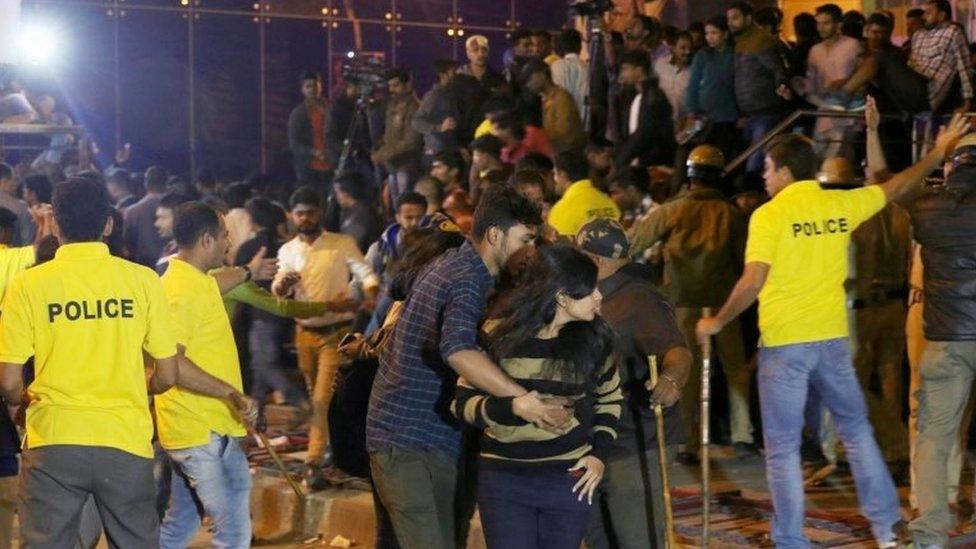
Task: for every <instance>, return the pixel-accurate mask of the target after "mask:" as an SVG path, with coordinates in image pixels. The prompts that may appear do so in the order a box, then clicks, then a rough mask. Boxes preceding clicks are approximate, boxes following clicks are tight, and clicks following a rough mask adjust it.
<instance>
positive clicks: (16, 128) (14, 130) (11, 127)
mask: <svg viewBox="0 0 976 549" xmlns="http://www.w3.org/2000/svg"><path fill="white" fill-rule="evenodd" d="M59 133H71V134H75V135H81V134H83V133H85V129H84V128H83V127H82V126H61V125H58V124H0V134H20V135H24V134H31V135H49V134H59Z"/></svg>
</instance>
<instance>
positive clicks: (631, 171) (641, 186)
mask: <svg viewBox="0 0 976 549" xmlns="http://www.w3.org/2000/svg"><path fill="white" fill-rule="evenodd" d="M610 185H611V186H613V185H616V186H618V187H634V188H636V189H637V190H638V191H639V192H640V193H641V194H649V193H650V192H651V176H650V174H648V173H647V170H646V169H644V168H641V167H637V166H628V167H627V168H625V169H623V170H620V171H618V172H616V173H615V174H614V176H613V178H611V179H610Z"/></svg>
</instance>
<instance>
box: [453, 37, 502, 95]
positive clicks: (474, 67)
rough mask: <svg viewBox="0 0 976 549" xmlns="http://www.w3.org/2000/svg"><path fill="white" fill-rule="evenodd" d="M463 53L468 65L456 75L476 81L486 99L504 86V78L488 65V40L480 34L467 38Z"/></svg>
mask: <svg viewBox="0 0 976 549" xmlns="http://www.w3.org/2000/svg"><path fill="white" fill-rule="evenodd" d="M464 51H465V53H466V54H467V55H468V63H467V64H466V65H464V66H463V67H461V68H460V69H458V74H465V75H467V76H470V77H472V78H474V79H475V80H477V81H478V83H479V84H481V89H482V91H483V92H484V96H485V97H486V98H487V97H488V96H489V95H491V93H492V92H493V91H495V90H496V89H498V88H500V87H502V86H504V85H505V77H504V76H502V74H501V73H500V72H498V71H496V70H495V69H493V68H491V66H489V65H488V51H489V48H488V38H486V37H485V36H483V35H480V34H475V35H473V36H470V37H468V39H467V40H465V41H464Z"/></svg>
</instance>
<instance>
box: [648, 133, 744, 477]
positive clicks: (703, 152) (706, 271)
mask: <svg viewBox="0 0 976 549" xmlns="http://www.w3.org/2000/svg"><path fill="white" fill-rule="evenodd" d="M687 167H688V180H689V183H688V188H687V189H685V190H684V191H682V192H681V193H680V194H678V196H676V197H675V199H674V200H672V201H670V202H667V203H665V204H664V205H662V206H661V207H660V208H657V209H656V210H653V211H651V212H650V213H649V214H648V215H647V216H646V217H644V219H642V220H641V221H639V222H637V223H636V224H635V225H634V226H633V227H632V228H631V230H630V237H631V241H632V243H633V244H632V246H631V250H630V253H631V256H633V257H640V255H641V254H642V253H643V252H644V250H646V249H647V248H649V247H651V246H653V245H654V244H656V243H657V242H663V243H664V290H665V291H666V293H667V294H668V296H669V297H670V298H671V300H672V302H673V303H674V305H675V313H676V314H677V317H678V324H679V326H681V330H682V333H684V335H685V338H686V339H687V340H688V343H689V344H690V345H691V348H692V352H693V354H694V355H695V360H696V362H697V361H700V360H701V358H702V357H701V348H700V347H699V345H698V343H697V341H696V339H695V337H694V334H695V323H697V322H698V319H699V318H701V314H702V308H704V307H713V308H714V307H719V306H721V305H722V303H723V302H724V301H725V299H726V298H727V297H728V295H729V293H730V292H731V291H732V287H733V286H735V282H736V279H737V278H738V276H739V273H741V272H742V256H743V251H744V249H745V239H746V221H745V218H744V217H743V215H742V213H741V212H740V211H739V210H738V209H737V208H736V207H735V205H734V204H732V203H731V202H730V201H729V200H728V199H727V198H726V197H725V195H723V194H722V192H721V191H720V190H719V185H720V184H721V182H722V170H723V169H724V168H725V157H724V156H723V155H722V152H721V151H719V150H718V148H717V147H714V146H712V145H699V146H698V147H695V148H694V149H692V151H691V153H689V155H688V162H687ZM715 343H716V345H715V347H716V351H717V353H718V356H719V359H720V360H721V361H722V367H723V368H724V370H725V376H726V378H727V379H728V389H729V407H730V409H731V410H730V412H731V413H730V418H729V421H730V430H731V433H732V443H733V446H734V447H735V450H736V454H738V455H740V456H747V455H751V454H755V446H754V441H753V435H752V423H751V421H750V415H749V374H750V372H749V367H748V363H747V362H746V356H745V349H744V345H743V340H742V328H741V325H740V323H739V321H738V320H733V321H731V322H730V323H729V324H728V325H727V326H725V328H724V329H723V330H722V331H721V332H720V333H719V334H718V337H717V338H716V341H715ZM700 383H701V372H700V370H699V369H697V368H693V369H692V371H691V377H690V379H689V380H688V383H687V384H686V385H685V386H684V392H683V394H682V395H681V402H680V407H681V417H682V423H683V424H684V428H685V431H686V432H687V433H688V434H689V435H692V434H693V433H697V432H698V420H697V417H696V414H697V411H698V401H699V394H700ZM698 450H699V442H698V437H697V436H693V435H692V436H689V438H688V442H687V444H686V445H685V448H684V451H682V452H680V453H679V454H678V457H679V460H680V461H681V462H683V463H688V464H692V463H696V462H697V460H698V458H697V453H698Z"/></svg>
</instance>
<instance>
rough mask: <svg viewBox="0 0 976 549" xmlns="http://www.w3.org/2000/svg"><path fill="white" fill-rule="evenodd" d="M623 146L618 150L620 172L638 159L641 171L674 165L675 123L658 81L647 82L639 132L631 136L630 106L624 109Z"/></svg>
mask: <svg viewBox="0 0 976 549" xmlns="http://www.w3.org/2000/svg"><path fill="white" fill-rule="evenodd" d="M620 110H621V115H622V118H623V120H622V121H621V125H620V128H621V131H620V133H621V143H620V144H619V145H618V146H617V156H616V165H617V166H618V167H620V168H622V167H626V166H629V165H630V162H631V161H632V160H633V159H635V158H636V159H637V161H638V163H639V164H640V165H641V166H642V167H647V166H655V165H662V164H663V165H667V166H670V165H672V164H673V163H674V153H675V147H676V145H675V142H674V122H673V117H672V112H671V104H670V103H668V98H667V97H666V96H665V95H664V92H662V91H661V88H659V87H658V85H657V79H654V78H652V79H649V80H647V81H645V82H644V85H643V95H642V96H641V102H640V111H639V114H638V117H637V130H636V131H634V132H633V133H629V129H630V128H629V123H628V121H629V117H630V104H629V103H628V104H627V105H621V109H620Z"/></svg>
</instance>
